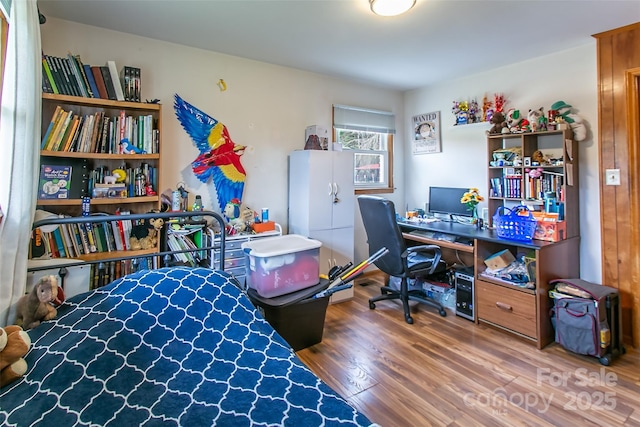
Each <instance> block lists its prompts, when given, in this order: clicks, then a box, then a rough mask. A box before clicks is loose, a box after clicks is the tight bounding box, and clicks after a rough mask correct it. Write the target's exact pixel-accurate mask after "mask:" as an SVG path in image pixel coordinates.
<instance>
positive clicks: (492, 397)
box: [297, 276, 640, 427]
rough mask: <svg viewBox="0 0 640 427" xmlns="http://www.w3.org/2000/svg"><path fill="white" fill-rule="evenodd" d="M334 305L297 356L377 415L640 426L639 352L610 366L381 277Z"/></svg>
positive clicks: (391, 422) (421, 422)
mask: <svg viewBox="0 0 640 427" xmlns="http://www.w3.org/2000/svg"><path fill="white" fill-rule="evenodd" d="M367 279H369V280H368V282H369V285H367V286H361V285H356V286H355V297H354V299H353V300H351V301H346V302H343V303H340V304H334V305H330V306H329V308H328V309H327V315H326V320H325V327H324V335H323V340H322V342H321V343H319V344H316V345H315V346H313V347H309V348H307V349H304V350H301V351H299V352H298V353H297V354H298V356H299V357H300V358H301V359H302V360H303V361H304V363H306V364H307V366H309V367H310V368H311V369H312V370H313V371H314V372H315V373H316V374H317V375H318V376H319V377H320V378H322V379H323V380H324V381H325V382H326V383H327V384H329V385H330V386H331V387H332V388H333V389H334V390H336V391H338V392H339V393H340V394H341V395H342V396H344V397H345V398H346V399H347V400H348V401H349V402H351V404H353V405H354V406H355V407H356V408H358V410H360V411H361V412H362V413H364V414H365V415H366V416H367V417H368V418H369V419H370V420H371V421H372V422H375V423H378V424H380V425H381V426H384V427H392V426H476V425H478V426H578V425H581V426H640V354H639V353H638V351H637V350H634V349H633V348H630V347H629V346H627V354H625V355H624V356H623V357H621V358H619V359H616V360H615V361H614V362H613V363H612V364H611V366H608V367H604V366H602V365H601V364H600V363H599V362H598V360H597V359H596V358H593V357H586V356H580V355H576V354H573V353H569V352H567V351H565V350H564V349H563V348H562V347H560V346H558V345H557V344H555V343H554V344H551V345H549V346H547V347H546V348H544V349H543V350H537V349H536V347H535V345H534V344H532V343H529V342H527V341H523V340H521V339H519V338H516V337H513V336H511V335H509V334H507V333H505V332H502V331H499V330H496V329H493V328H491V327H489V326H484V325H475V324H474V323H472V322H470V321H468V320H466V319H463V318H461V317H458V316H455V315H454V314H453V313H451V312H448V314H447V316H446V317H444V318H443V317H440V316H439V315H438V314H437V312H436V311H435V310H434V309H433V308H430V307H427V306H425V305H418V304H416V303H412V315H413V318H414V324H413V325H408V324H407V323H405V321H404V316H403V313H402V306H401V304H400V303H399V302H398V301H383V302H379V303H377V304H376V309H375V310H370V309H369V305H368V299H369V298H370V297H371V296H374V295H378V294H379V292H380V291H379V286H380V284H381V279H382V278H381V277H380V276H369V277H367Z"/></svg>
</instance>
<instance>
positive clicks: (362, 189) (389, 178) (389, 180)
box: [331, 105, 395, 195]
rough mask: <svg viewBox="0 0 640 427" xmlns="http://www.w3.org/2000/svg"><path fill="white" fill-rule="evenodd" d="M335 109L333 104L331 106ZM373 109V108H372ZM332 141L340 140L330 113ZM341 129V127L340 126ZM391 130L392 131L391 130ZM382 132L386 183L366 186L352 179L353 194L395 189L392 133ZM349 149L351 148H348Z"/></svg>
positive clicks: (389, 191) (377, 192) (385, 191)
mask: <svg viewBox="0 0 640 427" xmlns="http://www.w3.org/2000/svg"><path fill="white" fill-rule="evenodd" d="M333 107H334V109H333V111H335V107H336V106H335V105H334V106H333ZM372 111H373V110H372ZM331 121H332V127H331V130H332V137H333V138H332V141H336V142H338V143H339V142H340V141H338V139H337V132H336V125H335V117H334V116H333V114H332V118H331ZM341 129H342V128H341ZM374 132H375V131H374ZM392 132H393V131H392ZM379 133H383V134H385V135H386V136H387V149H386V159H387V162H388V164H387V168H386V184H380V185H378V186H375V185H367V186H358V185H357V184H356V183H355V181H354V189H355V194H356V195H358V194H381V193H393V192H394V191H395V187H394V184H393V142H394V136H395V135H394V133H384V132H379ZM350 151H351V150H350ZM355 167H356V165H355V160H354V165H353V176H355V172H356V171H355Z"/></svg>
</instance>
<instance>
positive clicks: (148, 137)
mask: <svg viewBox="0 0 640 427" xmlns="http://www.w3.org/2000/svg"><path fill="white" fill-rule="evenodd" d="M61 110H62V111H64V112H67V113H68V115H69V116H71V117H72V118H73V120H75V119H76V118H77V121H78V124H77V125H76V126H75V129H74V127H73V126H72V125H70V124H67V128H66V129H65V130H64V131H63V130H60V131H59V132H58V143H57V144H56V143H55V142H52V141H51V139H49V140H47V139H46V137H47V136H48V135H53V133H52V132H53V129H55V126H56V123H59V124H58V126H61V127H62V126H64V122H62V121H60V120H61V119H60V113H59V111H61ZM56 114H58V116H57V119H58V120H56ZM161 116H162V106H161V105H160V104H146V103H139V102H128V101H114V100H109V99H101V98H87V97H80V96H71V95H60V94H50V93H43V94H42V128H41V131H42V136H43V141H42V143H41V151H40V165H41V167H42V166H43V165H51V166H58V167H63V168H65V167H71V175H70V180H69V184H68V193H67V195H66V196H67V197H65V198H53V197H55V195H51V197H52V198H43V197H47V196H46V195H44V194H41V193H44V192H45V190H44V189H43V185H44V184H43V183H42V182H40V183H39V187H38V201H37V208H38V209H40V210H44V211H47V212H51V213H54V214H58V215H65V216H72V217H79V216H82V214H83V212H85V213H87V212H88V213H89V214H90V215H94V214H108V215H114V214H117V213H123V215H121V216H122V218H123V221H122V222H129V223H131V221H127V220H126V213H130V214H142V213H146V212H150V211H151V210H154V209H159V208H160V195H159V193H160V191H159V188H160V187H159V177H160V164H161V162H160V159H161V150H160V135H161ZM89 117H92V118H93V119H94V120H93V123H94V124H95V126H94V127H93V128H89V127H87V128H86V130H83V126H82V125H83V124H88V123H91V122H90V121H89ZM67 122H68V123H73V121H72V120H68V121H67ZM50 128H51V130H49V129H50ZM83 134H84V145H82V143H81V141H82V138H83ZM60 135H61V136H60ZM123 136H124V137H126V138H127V139H128V140H129V141H130V142H131V143H132V144H134V145H135V146H136V147H137V148H138V149H139V150H138V151H142V152H141V153H139V154H133V153H132V154H128V153H124V152H122V151H123V149H122V148H121V147H122V145H121V144H120V141H121V139H122V137H123ZM65 141H67V144H66V148H65ZM120 171H124V173H125V175H123V174H122V173H121V172H120ZM41 175H42V174H41ZM106 176H116V178H117V180H118V181H121V182H118V183H117V184H116V185H115V186H112V185H111V184H110V183H109V182H108V181H109V178H107V179H105V177H106ZM41 178H42V176H41ZM147 184H149V185H150V186H149V185H147ZM56 185H57V184H56ZM98 187H100V188H103V189H104V188H107V189H112V188H115V189H118V191H117V192H115V191H114V192H104V195H105V196H109V195H117V196H123V195H125V196H126V197H93V196H94V192H93V190H94V188H98ZM123 190H125V191H126V194H125V193H124V191H123ZM148 190H149V191H148ZM95 195H96V196H97V194H95ZM83 197H89V198H90V199H89V203H88V206H87V205H86V204H85V206H84V209H83V203H84V200H83ZM87 207H88V209H87ZM134 223H135V221H134ZM105 224H107V225H108V223H105ZM65 227H66V226H65ZM60 228H61V229H63V230H62V231H63V233H62V239H63V242H62V245H63V246H64V247H65V249H67V250H69V249H71V254H72V255H73V257H74V258H79V259H83V260H85V261H89V262H91V261H96V260H101V259H106V258H109V259H114V258H125V257H131V256H134V255H139V256H141V257H144V256H149V255H153V254H154V253H157V252H158V248H150V249H142V250H136V251H132V250H127V248H126V245H125V246H123V245H122V242H123V239H122V237H121V238H120V244H119V245H117V246H116V245H115V242H117V240H118V239H114V236H113V234H114V233H113V232H114V231H115V230H116V229H115V228H114V229H111V228H110V227H105V231H106V233H104V234H102V236H97V233H95V234H96V237H97V238H98V239H100V237H102V239H100V240H101V242H100V243H101V245H100V247H97V248H96V249H95V250H89V251H87V250H83V249H81V248H80V246H82V241H81V239H80V240H77V241H75V240H76V237H81V236H74V231H75V232H76V233H78V232H79V231H80V230H74V229H71V230H69V229H66V230H65V229H64V227H62V226H60ZM94 228H95V227H94ZM94 231H95V230H94ZM78 234H80V233H78ZM110 234H111V236H110ZM125 240H127V239H126V238H125ZM96 243H97V242H96ZM89 246H90V247H91V245H89ZM96 246H97V245H96ZM65 252H66V251H65Z"/></svg>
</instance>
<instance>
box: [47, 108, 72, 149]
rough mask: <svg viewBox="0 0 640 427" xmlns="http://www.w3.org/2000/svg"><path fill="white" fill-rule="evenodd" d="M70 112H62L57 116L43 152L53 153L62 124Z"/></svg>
mask: <svg viewBox="0 0 640 427" xmlns="http://www.w3.org/2000/svg"><path fill="white" fill-rule="evenodd" d="M69 113H70V111H65V110H62V113H60V115H59V116H58V118H57V120H56V123H55V124H54V125H53V131H52V132H51V134H50V136H49V140H48V141H47V145H46V146H45V148H44V149H45V150H47V151H54V150H55V147H56V143H57V142H58V136H59V135H60V130H61V128H62V127H63V126H64V122H65V120H66V119H67V117H68V116H69Z"/></svg>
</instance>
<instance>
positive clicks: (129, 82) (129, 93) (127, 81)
mask: <svg viewBox="0 0 640 427" xmlns="http://www.w3.org/2000/svg"><path fill="white" fill-rule="evenodd" d="M132 71H133V70H132V68H131V67H129V66H127V65H125V66H124V67H122V69H121V70H120V80H121V81H122V91H123V92H124V100H125V101H133V76H132Z"/></svg>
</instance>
